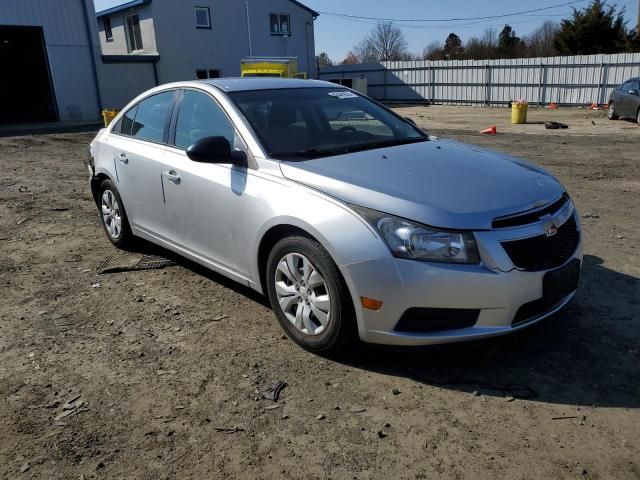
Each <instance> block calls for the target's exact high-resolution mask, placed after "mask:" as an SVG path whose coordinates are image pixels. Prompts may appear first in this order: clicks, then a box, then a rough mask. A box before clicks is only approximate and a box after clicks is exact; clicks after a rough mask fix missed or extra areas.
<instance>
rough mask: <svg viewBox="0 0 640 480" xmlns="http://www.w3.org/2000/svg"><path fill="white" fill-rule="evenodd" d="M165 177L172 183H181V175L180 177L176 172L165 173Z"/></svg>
mask: <svg viewBox="0 0 640 480" xmlns="http://www.w3.org/2000/svg"><path fill="white" fill-rule="evenodd" d="M164 176H165V178H166V179H167V180H169V181H170V182H171V183H175V184H176V185H177V184H179V183H180V175H178V174H177V173H176V171H175V170H169V171H168V172H164Z"/></svg>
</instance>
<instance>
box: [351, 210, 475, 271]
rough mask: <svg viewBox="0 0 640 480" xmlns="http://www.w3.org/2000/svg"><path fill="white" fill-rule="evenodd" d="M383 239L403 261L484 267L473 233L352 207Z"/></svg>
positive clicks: (394, 254)
mask: <svg viewBox="0 0 640 480" xmlns="http://www.w3.org/2000/svg"><path fill="white" fill-rule="evenodd" d="M350 207H351V208H352V209H354V210H355V211H356V212H358V213H359V214H360V215H362V216H363V217H364V218H365V219H366V220H367V221H368V222H369V223H370V224H371V225H372V226H373V227H374V228H375V229H376V230H377V231H378V232H379V233H380V235H381V236H382V238H383V239H384V241H385V242H386V243H387V245H388V246H389V249H390V250H391V253H392V254H393V256H395V257H399V258H411V259H414V260H426V261H429V262H447V263H480V255H479V254H478V247H477V246H476V241H475V239H474V238H473V233H471V232H455V231H449V230H438V229H434V228H431V227H427V226H426V225H421V224H419V223H416V222H411V221H409V220H405V219H404V218H400V217H395V216H393V215H389V214H387V213H382V212H378V211H376V210H371V209H369V208H364V207H357V206H355V205H350Z"/></svg>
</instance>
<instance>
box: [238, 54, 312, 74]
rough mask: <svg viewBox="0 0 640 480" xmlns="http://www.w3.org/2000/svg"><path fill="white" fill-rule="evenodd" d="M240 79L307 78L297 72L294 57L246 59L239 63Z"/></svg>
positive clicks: (296, 62) (296, 63) (296, 61)
mask: <svg viewBox="0 0 640 480" xmlns="http://www.w3.org/2000/svg"><path fill="white" fill-rule="evenodd" d="M240 72H241V73H240V74H241V76H242V77H278V78H304V79H306V78H307V73H306V72H298V59H297V58H296V57H247V58H243V59H242V61H241V63H240Z"/></svg>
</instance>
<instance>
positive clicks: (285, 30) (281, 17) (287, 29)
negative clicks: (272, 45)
mask: <svg viewBox="0 0 640 480" xmlns="http://www.w3.org/2000/svg"><path fill="white" fill-rule="evenodd" d="M269 22H270V23H271V35H291V21H290V20H289V14H288V13H271V14H269Z"/></svg>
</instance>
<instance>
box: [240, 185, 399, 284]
mask: <svg viewBox="0 0 640 480" xmlns="http://www.w3.org/2000/svg"><path fill="white" fill-rule="evenodd" d="M287 190H288V191H287V195H277V196H271V197H270V201H269V206H270V208H269V209H270V210H271V214H270V215H267V216H266V220H264V221H263V222H261V223H260V227H259V228H258V230H257V234H256V237H255V239H254V242H253V246H252V249H251V250H250V251H252V252H255V261H254V262H253V265H252V270H253V272H252V275H251V277H252V278H253V279H256V280H257V283H258V284H259V278H260V275H259V271H260V265H259V260H258V252H259V249H260V245H261V243H262V240H263V238H264V237H265V235H267V233H268V232H269V231H270V230H271V229H273V228H274V227H281V226H292V227H296V228H299V229H301V230H304V231H305V232H307V233H308V234H309V235H311V236H312V237H314V238H315V239H316V240H318V242H320V243H321V244H322V246H323V247H324V248H325V249H326V250H327V252H329V254H330V255H331V258H333V261H334V262H336V264H337V265H338V266H343V265H348V264H352V263H359V262H365V261H368V260H373V259H376V258H381V257H388V256H390V255H391V253H390V252H389V249H388V248H387V246H386V244H385V243H384V241H383V240H382V239H381V238H380V237H379V235H378V234H377V233H376V232H375V230H373V228H372V227H371V226H370V225H369V224H368V223H367V222H366V221H365V220H364V219H362V218H361V217H359V216H358V215H357V214H356V213H355V212H354V211H353V210H351V209H350V208H349V207H348V206H347V205H345V204H343V203H341V202H339V201H337V200H335V199H333V198H331V197H328V196H325V195H324V194H321V193H320V192H316V191H314V190H311V189H309V188H307V187H303V186H301V185H293V186H291V187H290V188H287ZM260 287H262V286H261V285H260Z"/></svg>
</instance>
